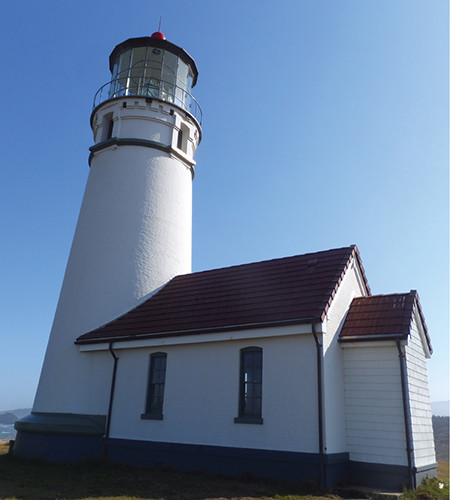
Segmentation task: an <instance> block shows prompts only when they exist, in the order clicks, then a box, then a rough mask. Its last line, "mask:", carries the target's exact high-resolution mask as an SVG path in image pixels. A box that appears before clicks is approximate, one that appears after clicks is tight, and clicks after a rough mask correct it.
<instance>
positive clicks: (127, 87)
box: [94, 32, 201, 124]
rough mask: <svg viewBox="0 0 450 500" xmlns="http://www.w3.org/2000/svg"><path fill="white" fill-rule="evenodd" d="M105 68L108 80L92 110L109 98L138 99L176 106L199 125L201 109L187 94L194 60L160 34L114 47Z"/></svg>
mask: <svg viewBox="0 0 450 500" xmlns="http://www.w3.org/2000/svg"><path fill="white" fill-rule="evenodd" d="M109 66H110V70H111V81H110V82H109V83H107V84H106V85H104V86H103V87H101V88H100V89H99V90H98V92H97V94H96V95H95V98H94V108H96V107H97V106H98V105H99V104H101V103H102V102H104V101H107V100H110V99H115V98H119V97H126V96H142V97H148V98H154V99H159V100H161V101H165V102H168V103H170V104H174V105H176V106H179V107H180V108H182V109H184V110H185V111H187V112H189V113H190V114H191V115H192V116H193V117H194V118H195V119H196V120H197V122H198V123H199V124H201V109H200V106H199V105H198V103H197V101H196V100H195V99H194V97H193V96H192V94H191V91H192V88H193V87H194V86H195V84H196V82H197V76H198V70H197V67H196V65H195V61H194V60H193V59H192V57H191V56H190V55H189V54H188V53H187V52H186V51H185V50H183V49H182V48H181V47H178V46H177V45H175V44H173V43H171V42H169V41H167V40H166V39H165V36H164V35H163V34H162V33H160V32H156V33H153V35H152V36H151V37H141V38H130V39H128V40H126V41H125V42H122V43H121V44H119V45H117V46H116V48H115V49H114V50H113V51H112V53H111V55H110V57H109Z"/></svg>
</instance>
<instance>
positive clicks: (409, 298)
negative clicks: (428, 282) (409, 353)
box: [339, 290, 432, 352]
mask: <svg viewBox="0 0 450 500" xmlns="http://www.w3.org/2000/svg"><path fill="white" fill-rule="evenodd" d="M415 307H417V308H418V312H419V316H420V319H421V322H422V326H423V329H424V332H425V336H426V339H427V343H428V348H429V349H430V352H432V348H431V342H430V338H429V336H428V330H427V325H426V323H425V319H424V317H423V314H422V308H421V306H420V302H419V296H418V294H417V292H416V291H415V290H411V291H410V292H409V293H395V294H390V295H371V296H370V297H357V298H354V299H353V301H352V303H351V305H350V309H349V311H348V313H347V316H346V318H345V322H344V324H343V326H342V329H341V333H340V335H339V339H340V340H341V341H344V342H345V341H347V342H348V341H363V340H383V339H387V338H395V337H396V338H398V339H402V338H406V337H407V336H408V335H409V331H410V325H411V320H412V316H413V312H414V308H415Z"/></svg>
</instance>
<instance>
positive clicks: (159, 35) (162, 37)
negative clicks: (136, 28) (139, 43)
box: [152, 31, 166, 40]
mask: <svg viewBox="0 0 450 500" xmlns="http://www.w3.org/2000/svg"><path fill="white" fill-rule="evenodd" d="M152 38H159V39H160V40H165V39H166V37H165V36H164V33H161V31H155V32H154V33H153V35H152Z"/></svg>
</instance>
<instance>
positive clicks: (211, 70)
mask: <svg viewBox="0 0 450 500" xmlns="http://www.w3.org/2000/svg"><path fill="white" fill-rule="evenodd" d="M160 16H162V31H163V32H164V33H165V34H166V37H167V39H168V40H170V41H172V42H173V43H175V44H177V45H180V46H182V47H183V48H184V49H185V50H187V51H188V52H189V53H190V54H191V55H192V56H193V57H194V59H195V60H196V63H197V66H198V68H199V72H200V74H199V79H198V84H197V86H196V87H195V89H194V91H195V92H194V95H195V97H196V98H197V100H198V101H199V102H200V105H201V106H202V109H203V114H204V121H203V140H202V143H201V145H200V147H199V149H198V151H197V155H196V160H197V167H196V177H195V180H194V214H193V228H194V229H193V270H194V271H198V270H203V269H210V268H216V267H223V266H228V265H232V264H240V263H245V262H252V261H258V260H264V259H270V258H276V257H284V256H288V255H294V254H301V253H306V252H311V251H318V250H325V249H328V248H336V247H341V246H347V245H350V244H352V243H356V244H357V245H358V247H359V250H360V252H361V256H362V259H363V264H364V266H365V270H366V274H367V277H368V280H369V283H370V286H371V288H372V292H373V293H394V292H407V291H409V290H411V289H417V290H418V292H419V295H420V299H421V303H422V307H423V311H424V314H425V318H426V321H427V324H428V328H429V332H430V335H431V338H432V344H433V347H434V354H433V357H432V359H431V360H430V361H429V363H428V369H429V381H430V389H431V397H432V400H433V401H440V400H445V399H448V380H449V373H448V361H449V309H448V304H449V295H448V281H449V279H448V278H449V243H448V242H449V238H448V236H449V224H448V222H449V221H448V214H449V194H448V187H449V182H448V181H449V179H448V160H449V149H448V132H449V127H448V31H449V30H448V2H447V1H446V0H430V1H427V2H425V1H423V0H421V1H415V0H404V1H400V0H340V1H337V0H291V1H287V0H279V1H277V2H273V1H267V0H259V1H254V0H246V1H244V0H240V1H237V0H229V1H227V2H218V1H214V0H192V1H190V2H179V1H173V0H164V1H145V2H144V1H140V0H128V1H127V2H117V1H114V0H109V1H104V0H95V1H92V0H90V1H87V0H78V1H71V0H66V1H61V0H59V1H56V0H42V1H40V2H33V1H31V0H27V1H17V2H1V4H0V38H1V47H2V68H3V71H2V75H3V78H2V79H1V83H0V86H1V87H0V88H1V91H2V95H3V96H4V98H3V100H2V105H1V108H2V109H1V122H0V123H1V134H0V146H1V152H2V159H3V161H2V182H1V183H0V200H1V204H2V211H1V212H2V216H1V218H0V230H1V235H2V240H3V241H2V245H1V246H0V266H1V277H2V278H1V287H0V301H1V304H2V307H1V310H2V314H1V315H0V335H1V352H2V361H1V363H0V380H2V384H1V387H0V410H1V409H12V408H18V407H29V406H31V404H32V402H33V398H34V392H35V389H36V385H37V381H38V377H39V373H40V369H41V365H42V361H43V356H44V352H45V347H46V344H47V339H48V334H49V332H50V328H51V323H52V320H53V315H54V311H55V308H56V303H57V300H58V294H59V290H60V287H61V283H62V279H63V274H64V269H65V265H66V261H67V257H68V253H69V249H70V245H71V241H72V237H73V232H74V229H75V224H76V220H77V217H78V211H79V208H80V204H81V199H82V195H83V190H84V185H85V182H86V179H87V175H88V164H87V159H88V154H89V152H88V148H89V146H91V145H92V144H93V140H92V135H91V130H90V127H89V116H90V112H91V106H92V99H93V97H94V94H95V92H96V90H97V89H98V88H99V87H100V86H101V85H103V84H104V83H106V82H107V81H108V80H109V71H108V57H109V54H110V52H111V51H112V49H113V48H114V47H115V45H117V44H118V43H120V42H122V41H124V40H125V39H127V38H131V37H137V36H146V35H150V34H151V33H152V32H154V31H156V30H157V27H158V23H159V18H160Z"/></svg>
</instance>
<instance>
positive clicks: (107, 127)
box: [102, 113, 114, 141]
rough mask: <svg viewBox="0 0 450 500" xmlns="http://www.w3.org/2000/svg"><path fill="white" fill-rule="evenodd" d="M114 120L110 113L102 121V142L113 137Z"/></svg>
mask: <svg viewBox="0 0 450 500" xmlns="http://www.w3.org/2000/svg"><path fill="white" fill-rule="evenodd" d="M113 129H114V120H113V114H112V113H106V114H105V115H104V116H103V121H102V141H107V140H108V139H111V137H112V136H113Z"/></svg>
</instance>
